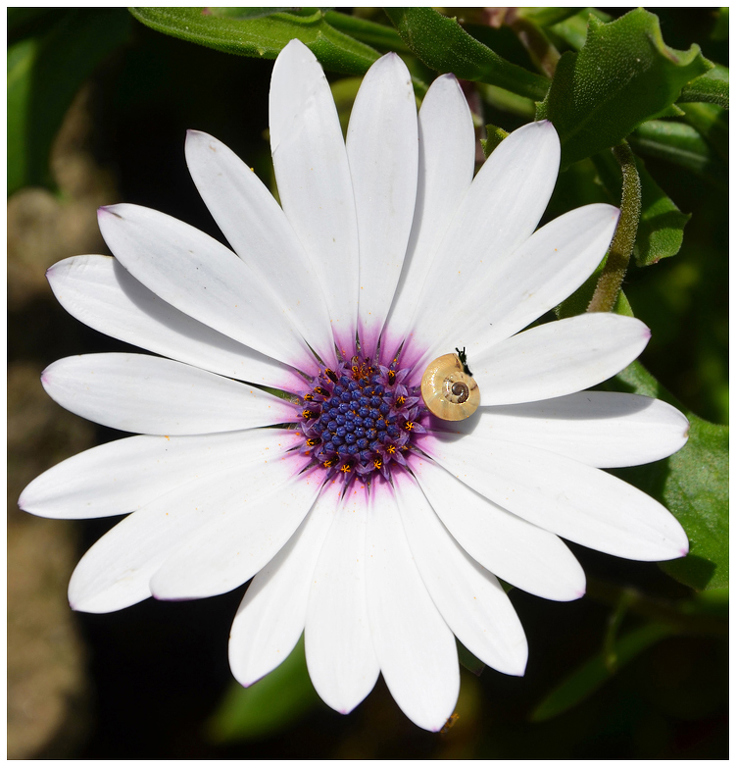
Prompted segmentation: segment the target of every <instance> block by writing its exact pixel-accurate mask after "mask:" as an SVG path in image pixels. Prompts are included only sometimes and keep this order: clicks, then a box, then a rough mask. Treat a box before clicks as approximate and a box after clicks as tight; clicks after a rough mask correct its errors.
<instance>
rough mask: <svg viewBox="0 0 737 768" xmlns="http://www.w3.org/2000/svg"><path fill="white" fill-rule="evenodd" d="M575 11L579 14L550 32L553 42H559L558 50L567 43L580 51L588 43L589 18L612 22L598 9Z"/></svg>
mask: <svg viewBox="0 0 737 768" xmlns="http://www.w3.org/2000/svg"><path fill="white" fill-rule="evenodd" d="M574 10H576V11H578V13H576V14H575V15H573V16H570V17H568V18H567V19H565V20H564V21H562V22H559V23H558V24H554V25H553V26H552V27H551V28H550V30H549V31H550V32H551V33H552V38H553V41H554V42H557V45H558V48H560V47H561V43H565V44H566V45H567V46H569V47H570V48H573V49H574V50H576V51H580V50H581V48H583V46H584V43H585V42H586V35H587V33H588V29H589V18H590V17H591V16H592V15H593V16H596V18H597V19H599V21H611V20H612V17H611V16H609V14H606V13H604V12H603V11H600V10H599V9H598V8H581V9H578V8H576V9H574Z"/></svg>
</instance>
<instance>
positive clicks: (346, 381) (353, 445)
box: [296, 354, 427, 483]
mask: <svg viewBox="0 0 737 768" xmlns="http://www.w3.org/2000/svg"><path fill="white" fill-rule="evenodd" d="M409 374H410V369H409V368H399V367H398V364H397V360H396V359H395V360H392V361H391V362H390V364H389V365H388V366H385V365H382V364H381V363H380V362H379V361H378V360H372V359H369V358H365V357H361V356H360V355H359V354H356V355H354V356H353V357H352V358H351V359H350V360H348V359H343V358H339V359H338V364H337V366H336V367H335V369H332V368H322V369H321V370H320V373H319V374H318V375H317V376H314V377H313V378H312V379H310V380H309V385H310V391H309V392H307V393H306V394H305V395H304V396H303V397H301V398H300V400H299V401H298V403H297V404H296V407H297V411H298V413H297V421H298V422H299V425H300V428H301V429H302V433H303V434H304V437H305V449H304V452H305V453H306V454H308V455H311V457H312V461H313V463H314V464H315V465H316V466H319V467H322V468H323V469H324V470H326V472H327V476H328V477H330V476H333V475H339V476H342V477H343V478H344V479H345V482H346V483H347V482H349V481H350V480H351V479H352V478H354V477H360V478H363V479H368V478H369V477H370V476H371V475H372V474H375V473H380V474H381V475H383V476H384V477H385V478H386V479H389V478H390V477H391V473H392V470H393V469H398V468H400V467H406V466H407V461H406V456H407V453H408V452H409V451H411V450H412V442H413V437H414V436H415V435H417V434H421V433H423V432H425V429H424V427H423V426H422V425H421V424H420V423H419V421H418V420H419V419H421V418H422V417H423V416H425V415H426V414H427V409H426V408H425V405H424V403H423V402H422V398H421V397H420V388H419V386H408V385H407V384H406V383H405V382H406V381H407V379H408V376H409Z"/></svg>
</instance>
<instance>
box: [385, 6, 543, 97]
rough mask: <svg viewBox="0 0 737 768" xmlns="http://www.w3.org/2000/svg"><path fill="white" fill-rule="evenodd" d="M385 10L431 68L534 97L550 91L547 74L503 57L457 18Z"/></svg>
mask: <svg viewBox="0 0 737 768" xmlns="http://www.w3.org/2000/svg"><path fill="white" fill-rule="evenodd" d="M384 10H385V11H386V14H387V16H388V17H389V18H390V19H391V22H392V24H394V26H395V27H396V28H397V30H398V32H399V34H400V35H401V36H402V39H403V40H404V41H405V43H407V45H408V46H409V48H410V49H411V50H412V52H413V53H414V54H415V56H417V58H419V59H420V60H421V61H422V62H423V63H424V64H426V65H427V66H428V67H430V69H434V70H435V71H437V72H441V73H443V72H452V73H453V74H455V75H456V77H458V78H461V79H463V80H480V81H481V82H482V83H490V84H491V85H497V86H499V87H500V88H504V89H506V90H508V91H511V92H512V93H517V94H519V95H520V96H527V97H528V98H531V99H541V98H543V97H544V96H545V94H546V93H547V90H548V85H549V81H548V80H547V78H545V77H542V76H541V75H537V74H535V73H533V72H529V71H528V70H526V69H523V68H522V67H520V66H518V65H516V64H511V63H510V62H508V61H507V60H506V59H503V58H502V57H501V56H499V55H498V54H496V53H495V52H494V51H492V50H491V48H489V47H487V46H486V45H484V44H483V43H480V42H479V41H478V40H476V39H475V38H474V37H472V36H471V35H469V34H468V33H467V32H466V31H465V30H464V29H463V28H462V27H461V26H460V24H459V23H458V22H457V21H456V20H455V19H449V18H448V17H447V16H443V15H442V14H441V13H438V12H437V11H435V10H433V9H432V8H421V7H413V8H385V9H384Z"/></svg>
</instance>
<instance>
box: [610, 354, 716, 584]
mask: <svg viewBox="0 0 737 768" xmlns="http://www.w3.org/2000/svg"><path fill="white" fill-rule="evenodd" d="M607 388H609V389H615V390H616V391H620V392H635V393H637V394H641V395H647V396H649V397H657V398H659V399H661V400H666V401H668V402H671V403H672V404H673V405H675V406H676V407H678V408H680V409H681V410H682V411H683V412H684V413H685V415H686V417H687V418H688V420H689V422H690V423H691V427H690V430H689V438H688V442H687V443H686V445H685V446H684V447H683V448H682V449H681V450H680V451H678V453H675V454H673V456H670V457H669V458H667V459H664V460H663V461H656V462H654V463H652V464H646V465H644V466H641V467H631V468H629V469H626V470H619V471H617V472H616V474H617V475H619V476H620V477H622V478H623V479H624V480H626V481H627V482H630V483H632V484H633V485H636V486H637V487H638V488H640V489H642V490H643V491H645V492H646V493H648V494H650V495H651V496H653V497H654V498H656V499H658V501H660V502H662V503H663V504H664V505H665V506H666V507H667V508H668V509H669V510H670V511H671V512H672V513H673V514H674V515H675V516H676V518H677V519H678V521H679V522H680V523H681V525H682V526H683V527H684V529H685V531H686V533H687V534H688V540H689V543H690V551H689V554H688V555H687V556H686V557H684V558H680V559H678V560H669V561H668V562H665V563H661V564H660V567H661V568H662V569H663V570H664V571H665V572H666V573H667V574H669V575H670V576H672V577H673V578H674V579H677V580H678V581H680V582H682V583H683V584H686V585H688V586H690V587H693V588H694V589H719V588H722V587H728V586H729V428H728V427H725V426H722V425H720V424H711V423H709V422H707V421H704V420H703V419H700V418H699V417H698V416H696V415H695V414H693V413H689V412H688V411H687V410H686V409H685V408H684V407H683V406H682V405H681V404H679V403H678V402H677V401H676V400H675V399H674V398H673V397H672V395H670V394H669V393H668V392H667V391H666V390H665V389H664V388H663V387H662V386H661V385H660V384H659V383H658V382H657V381H656V379H655V378H654V377H653V376H652V375H651V374H650V373H648V372H647V371H646V370H645V368H643V366H642V365H640V364H639V363H637V362H635V363H632V365H630V366H629V367H627V368H626V369H625V370H624V371H622V373H620V374H619V375H618V376H616V377H615V378H614V379H611V380H610V381H609V382H607Z"/></svg>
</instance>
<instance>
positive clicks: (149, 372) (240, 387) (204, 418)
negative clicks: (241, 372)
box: [41, 352, 295, 435]
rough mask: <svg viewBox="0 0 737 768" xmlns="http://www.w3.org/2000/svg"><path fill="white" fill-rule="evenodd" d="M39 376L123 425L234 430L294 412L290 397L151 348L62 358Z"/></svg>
mask: <svg viewBox="0 0 737 768" xmlns="http://www.w3.org/2000/svg"><path fill="white" fill-rule="evenodd" d="M41 383H42V384H43V386H44V389H45V390H46V392H47V393H48V394H49V396H50V397H51V398H53V399H54V400H56V402H57V403H59V405H61V406H63V407H64V408H66V409H67V410H68V411H72V413H76V414H77V415H78V416H82V417H84V418H85V419H89V420H90V421H94V422H96V423H97V424H103V425H104V426H106V427H112V428H113V429H120V430H122V431H124V432H141V433H143V434H152V435H196V434H203V433H208V432H231V431H234V430H240V429H251V428H253V427H264V426H268V425H271V424H283V423H286V422H290V421H293V420H294V417H295V411H294V406H293V405H291V404H290V403H289V402H288V401H287V400H283V399H282V398H279V397H275V396H274V395H270V394H269V393H268V392H263V391H262V390H260V389H257V388H255V387H254V386H252V385H250V384H244V383H242V382H236V381H232V380H231V379H225V378H223V377H222V376H217V375H216V374H214V373H209V372H207V371H202V370H200V369H199V368H192V366H190V365H185V364H184V363H177V362H175V361H174V360H167V359H165V358H163V357H153V356H151V355H135V354H124V353H115V352H110V353H103V354H95V355H78V356H76V357H65V358H63V359H62V360H57V361H56V362H55V363H52V364H51V365H50V366H49V367H48V368H47V369H46V370H45V371H44V372H43V373H42V374H41Z"/></svg>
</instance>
